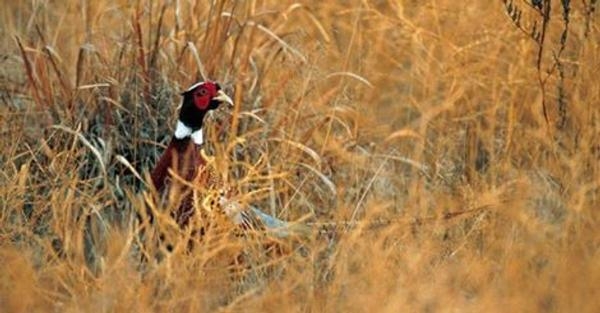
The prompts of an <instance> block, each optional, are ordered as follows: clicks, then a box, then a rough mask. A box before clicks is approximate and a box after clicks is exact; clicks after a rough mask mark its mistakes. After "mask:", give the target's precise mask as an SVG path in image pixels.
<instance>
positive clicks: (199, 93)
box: [193, 83, 217, 111]
mask: <svg viewBox="0 0 600 313" xmlns="http://www.w3.org/2000/svg"><path fill="white" fill-rule="evenodd" d="M216 94H217V86H216V85H215V84H211V83H205V84H204V85H202V86H200V87H198V88H196V90H194V91H193V97H194V104H195V105H196V107H197V108H198V109H199V110H202V111H205V110H207V109H208V107H209V106H210V101H211V99H212V98H213V97H214V96H215V95H216Z"/></svg>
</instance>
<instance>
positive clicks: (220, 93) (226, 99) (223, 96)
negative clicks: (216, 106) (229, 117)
mask: <svg viewBox="0 0 600 313" xmlns="http://www.w3.org/2000/svg"><path fill="white" fill-rule="evenodd" d="M213 100H218V101H221V102H226V103H228V104H229V105H230V106H233V100H231V98H230V97H229V96H228V95H227V94H225V93H224V92H223V90H219V91H217V96H216V97H214V98H213Z"/></svg>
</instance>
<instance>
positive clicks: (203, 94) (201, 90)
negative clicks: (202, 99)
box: [196, 89, 206, 96]
mask: <svg viewBox="0 0 600 313" xmlns="http://www.w3.org/2000/svg"><path fill="white" fill-rule="evenodd" d="M205 95H206V89H200V90H198V93H196V96H205Z"/></svg>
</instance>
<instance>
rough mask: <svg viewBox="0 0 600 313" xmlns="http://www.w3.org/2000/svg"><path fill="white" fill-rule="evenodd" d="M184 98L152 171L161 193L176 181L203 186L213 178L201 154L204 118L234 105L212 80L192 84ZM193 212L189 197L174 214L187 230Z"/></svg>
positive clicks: (156, 187) (152, 176) (153, 180)
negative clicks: (212, 112)
mask: <svg viewBox="0 0 600 313" xmlns="http://www.w3.org/2000/svg"><path fill="white" fill-rule="evenodd" d="M182 96H183V101H182V104H181V108H180V111H179V119H178V120H177V125H176V128H175V133H174V134H173V137H172V138H171V141H170V142H169V144H168V146H167V149H166V150H165V152H164V153H163V154H162V156H161V157H160V159H159V161H158V163H157V164H156V166H155V167H154V169H153V170H152V172H151V178H152V184H153V185H154V188H155V189H156V191H158V192H159V193H161V192H168V190H166V189H167V188H168V187H169V185H171V184H172V182H173V181H174V180H177V179H183V180H185V181H186V182H190V183H201V184H205V183H207V182H208V181H209V180H210V179H211V177H209V176H210V173H208V171H205V166H206V159H205V158H204V157H203V156H202V154H201V149H202V145H203V144H204V134H203V129H202V126H203V122H204V117H205V116H206V114H207V113H208V112H209V111H211V110H214V109H217V108H218V107H219V105H221V104H222V103H227V104H229V105H233V101H232V100H231V98H230V97H229V96H227V94H225V92H223V90H222V89H221V86H219V84H217V83H215V82H211V81H206V82H200V83H197V84H194V85H192V86H191V87H190V88H188V89H187V90H186V91H185V92H183V93H182ZM174 176H177V177H174ZM193 213H194V207H193V204H192V201H191V196H190V195H188V196H187V197H185V198H184V199H183V201H182V203H181V205H180V207H179V209H178V210H177V211H176V212H174V214H173V215H174V217H175V220H176V221H177V223H178V224H179V225H180V226H181V227H184V226H185V225H187V224H188V222H189V219H190V217H191V216H192V215H193Z"/></svg>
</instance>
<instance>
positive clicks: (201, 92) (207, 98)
mask: <svg viewBox="0 0 600 313" xmlns="http://www.w3.org/2000/svg"><path fill="white" fill-rule="evenodd" d="M182 96H183V103H182V105H181V110H180V111H179V120H178V121H177V126H176V128H175V138H177V139H184V138H188V137H191V139H192V140H193V141H194V143H196V144H198V145H201V144H202V143H203V142H204V138H203V135H202V123H203V122H204V116H205V115H206V113H207V112H208V111H210V110H214V109H216V108H218V107H219V105H220V104H221V103H223V102H225V103H227V104H229V105H233V101H232V100H231V98H230V97H229V96H227V95H226V94H225V93H224V92H223V91H222V90H221V86H219V84H217V83H215V82H211V81H206V82H199V83H197V84H194V85H192V86H191V87H190V88H188V89H187V90H186V91H185V92H183V93H182Z"/></svg>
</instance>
